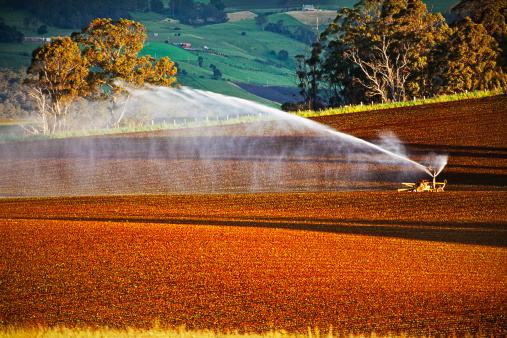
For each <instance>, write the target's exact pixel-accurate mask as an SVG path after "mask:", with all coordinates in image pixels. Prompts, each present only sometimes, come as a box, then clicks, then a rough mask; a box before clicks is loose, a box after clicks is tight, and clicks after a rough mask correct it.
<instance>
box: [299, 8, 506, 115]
mask: <svg viewBox="0 0 507 338" xmlns="http://www.w3.org/2000/svg"><path fill="white" fill-rule="evenodd" d="M465 2H466V1H465ZM491 2H494V3H498V2H497V1H491ZM504 7H505V6H504ZM495 8H496V7H495ZM497 9H498V8H497ZM485 13H490V15H491V16H492V19H491V20H494V18H495V17H498V15H497V14H495V15H493V14H491V12H487V11H485ZM497 21H498V25H496V26H498V27H500V26H502V25H501V22H502V20H497ZM503 24H505V21H503ZM455 26H456V27H449V26H448V25H447V24H446V22H445V21H444V19H443V17H442V15H440V14H438V13H437V14H435V13H431V12H428V10H427V8H426V6H425V5H424V3H423V2H422V1H421V0H361V1H359V2H358V3H357V4H356V5H355V6H354V8H343V9H341V10H340V11H339V13H338V15H337V17H336V19H335V20H334V21H333V22H332V23H331V24H330V25H329V26H328V27H327V29H326V30H325V31H324V32H323V33H322V34H321V36H320V40H319V41H318V42H316V43H314V44H313V50H312V54H311V55H310V57H308V58H302V57H299V58H298V67H297V71H296V75H297V77H298V80H299V87H300V89H301V94H302V95H303V96H304V97H305V98H306V101H307V103H308V106H315V105H317V106H318V104H319V102H320V100H323V101H325V102H326V103H327V105H330V106H336V105H340V104H348V103H359V102H365V101H366V102H369V101H378V102H380V101H382V102H389V101H405V100H407V99H409V98H412V97H422V96H432V95H435V94H440V93H449V92H462V91H472V90H481V89H495V88H499V87H504V88H505V87H506V81H507V80H506V78H505V74H504V73H503V72H502V69H501V67H498V66H497V62H496V60H498V55H499V49H498V43H497V42H496V41H495V39H493V38H492V37H491V36H490V35H489V34H488V31H489V30H488V29H485V28H484V26H483V25H478V24H476V23H474V22H473V21H471V20H469V19H467V20H457V21H455ZM496 26H495V27H496ZM502 29H503V28H502ZM491 31H494V32H499V31H501V30H500V29H497V28H494V27H493V26H492V27H491ZM500 35H501V34H500Z"/></svg>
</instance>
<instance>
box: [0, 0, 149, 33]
mask: <svg viewBox="0 0 507 338" xmlns="http://www.w3.org/2000/svg"><path fill="white" fill-rule="evenodd" d="M6 1H7V3H8V4H9V5H10V6H11V7H13V8H16V9H23V10H27V11H29V12H30V13H32V14H33V15H34V16H35V17H37V19H39V20H40V21H42V22H44V23H45V24H48V25H51V26H57V27H62V28H83V27H85V26H86V25H87V24H88V23H89V22H90V21H91V20H93V19H94V18H96V17H107V18H112V19H113V20H118V19H120V18H129V17H130V14H129V11H136V10H138V11H144V10H146V9H147V8H148V4H149V3H148V1H149V0H122V1H116V0H87V1H86V2H84V1H83V0H66V1H60V0H44V1H42V0H23V1H18V0H6Z"/></svg>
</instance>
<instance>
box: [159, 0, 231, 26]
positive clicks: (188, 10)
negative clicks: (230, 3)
mask: <svg viewBox="0 0 507 338" xmlns="http://www.w3.org/2000/svg"><path fill="white" fill-rule="evenodd" d="M155 2H157V6H156V7H157V11H158V12H160V13H164V14H167V15H169V16H171V17H173V18H174V19H178V20H180V22H182V23H184V24H188V25H205V24H213V23H220V22H225V21H227V14H225V12H224V9H225V5H224V4H223V2H222V0H210V1H209V3H207V4H205V3H202V2H194V0H170V1H169V7H167V8H164V6H163V4H162V2H161V1H160V0H155Z"/></svg>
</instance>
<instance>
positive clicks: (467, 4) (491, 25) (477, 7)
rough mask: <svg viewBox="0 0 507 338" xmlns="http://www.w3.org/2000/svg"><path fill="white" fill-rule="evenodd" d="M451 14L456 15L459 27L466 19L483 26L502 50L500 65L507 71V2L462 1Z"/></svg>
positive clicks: (495, 0)
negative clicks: (468, 18)
mask: <svg viewBox="0 0 507 338" xmlns="http://www.w3.org/2000/svg"><path fill="white" fill-rule="evenodd" d="M451 13H452V14H453V15H454V20H455V23H454V25H459V23H460V22H462V21H463V20H464V19H465V18H466V17H470V18H471V19H472V21H473V22H475V23H480V24H482V25H483V26H484V27H485V28H486V31H487V32H488V34H490V35H491V36H493V37H494V38H495V40H496V41H497V43H498V45H499V47H500V48H501V51H500V54H499V58H498V60H497V61H498V64H499V65H500V66H501V67H503V71H504V72H506V69H507V23H506V17H507V1H505V0H483V1H476V0H462V1H460V2H459V4H457V5H456V6H455V7H454V8H453V9H452V10H451Z"/></svg>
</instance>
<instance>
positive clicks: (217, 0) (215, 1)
mask: <svg viewBox="0 0 507 338" xmlns="http://www.w3.org/2000/svg"><path fill="white" fill-rule="evenodd" d="M209 3H210V5H212V6H214V7H215V8H216V9H218V10H219V11H223V10H224V9H225V5H224V3H223V2H222V0H210V2H209Z"/></svg>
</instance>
